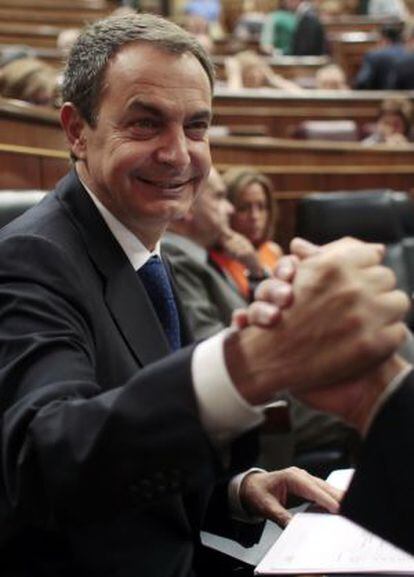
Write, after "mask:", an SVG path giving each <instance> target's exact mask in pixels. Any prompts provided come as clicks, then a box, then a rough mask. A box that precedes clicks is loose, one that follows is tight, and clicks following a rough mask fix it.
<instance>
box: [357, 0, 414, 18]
mask: <svg viewBox="0 0 414 577" xmlns="http://www.w3.org/2000/svg"><path fill="white" fill-rule="evenodd" d="M367 12H368V15H369V16H393V17H395V18H399V19H401V20H407V18H408V17H409V16H410V12H409V10H408V8H407V6H406V4H405V2H404V0H368V5H367Z"/></svg>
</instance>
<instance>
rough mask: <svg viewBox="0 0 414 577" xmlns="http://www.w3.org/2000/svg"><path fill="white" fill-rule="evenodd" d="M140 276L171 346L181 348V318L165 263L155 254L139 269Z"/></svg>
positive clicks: (174, 348)
mask: <svg viewBox="0 0 414 577" xmlns="http://www.w3.org/2000/svg"><path fill="white" fill-rule="evenodd" d="M138 276H139V278H140V279H141V282H142V284H143V285H144V287H145V290H146V291H147V294H148V296H149V298H150V300H151V302H152V304H153V307H154V310H155V313H156V314H157V316H158V318H159V320H160V322H161V325H162V327H163V329H164V332H165V334H166V336H167V339H168V341H169V343H170V346H171V348H172V349H173V350H176V349H179V348H180V346H181V337H180V319H179V316H178V311H177V306H176V303H175V297H174V293H173V291H172V288H171V283H170V279H169V276H168V273H167V270H166V268H165V266H164V263H163V262H162V260H161V259H160V258H159V256H157V255H153V256H151V258H149V259H148V260H147V262H146V263H145V264H144V266H142V267H141V268H140V269H139V270H138Z"/></svg>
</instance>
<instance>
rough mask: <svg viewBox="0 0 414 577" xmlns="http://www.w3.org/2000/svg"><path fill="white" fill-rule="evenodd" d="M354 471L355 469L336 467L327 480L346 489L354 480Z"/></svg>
mask: <svg viewBox="0 0 414 577" xmlns="http://www.w3.org/2000/svg"><path fill="white" fill-rule="evenodd" d="M354 472H355V469H336V471H332V473H330V475H329V476H328V478H327V479H326V481H327V482H328V483H329V484H330V485H332V486H333V487H336V488H337V489H342V490H343V491H346V489H348V487H349V484H350V482H351V480H352V477H353V474H354Z"/></svg>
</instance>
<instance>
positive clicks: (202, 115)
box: [127, 98, 213, 122]
mask: <svg viewBox="0 0 414 577" xmlns="http://www.w3.org/2000/svg"><path fill="white" fill-rule="evenodd" d="M127 112H146V113H147V114H151V115H152V116H164V115H165V114H164V111H163V110H162V109H161V108H158V107H157V106H154V105H153V104H150V103H149V102H145V101H143V100H140V99H139V98H135V99H134V100H133V101H132V102H130V103H129V104H128V106H127ZM212 116H213V115H212V112H211V110H210V109H209V108H205V109H203V110H197V111H196V112H195V113H194V114H193V115H191V116H190V120H191V121H194V120H207V121H208V122H211V119H212Z"/></svg>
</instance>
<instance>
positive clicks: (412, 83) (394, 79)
mask: <svg viewBox="0 0 414 577" xmlns="http://www.w3.org/2000/svg"><path fill="white" fill-rule="evenodd" d="M388 88H390V89H391V90H413V89H414V53H413V52H408V53H407V54H404V56H402V57H401V58H400V59H398V60H397V61H396V62H395V65H394V67H393V70H392V72H391V74H390V79H389V85H388Z"/></svg>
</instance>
